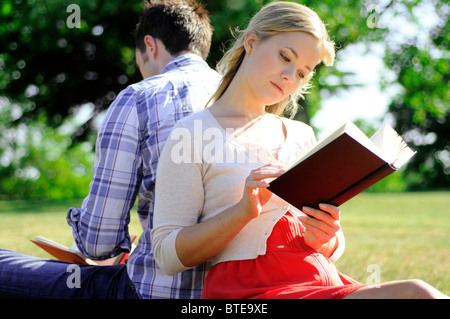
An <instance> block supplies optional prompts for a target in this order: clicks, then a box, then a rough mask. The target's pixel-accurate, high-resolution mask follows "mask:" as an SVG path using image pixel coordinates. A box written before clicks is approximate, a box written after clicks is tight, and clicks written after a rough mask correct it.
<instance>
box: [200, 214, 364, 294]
mask: <svg viewBox="0 0 450 319" xmlns="http://www.w3.org/2000/svg"><path fill="white" fill-rule="evenodd" d="M363 286H365V285H363V284H360V283H358V282H356V281H355V280H353V279H351V278H349V277H347V276H345V275H343V274H341V273H339V272H338V271H337V269H336V267H335V266H334V264H333V263H332V262H330V260H329V259H328V258H326V257H325V256H323V255H322V254H320V253H318V252H316V251H315V250H313V249H312V248H310V247H309V246H308V245H306V244H305V242H304V240H303V230H302V227H301V224H300V221H299V220H298V219H297V218H295V217H294V216H292V215H291V214H289V213H288V214H285V215H284V216H283V217H282V218H281V219H280V220H279V221H278V223H277V224H276V225H275V227H274V229H273V231H272V234H271V235H270V237H269V238H268V240H267V251H266V254H265V255H262V256H258V257H257V258H256V259H250V260H233V261H226V262H221V263H219V264H217V265H215V266H213V267H212V269H211V271H210V272H209V274H208V276H207V277H206V280H205V283H204V286H203V294H202V298H205V299H248V298H256V299H339V298H343V297H345V296H346V295H348V294H349V293H351V292H353V291H355V290H358V289H359V288H361V287H363Z"/></svg>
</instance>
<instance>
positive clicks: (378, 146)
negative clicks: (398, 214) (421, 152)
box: [268, 122, 415, 209]
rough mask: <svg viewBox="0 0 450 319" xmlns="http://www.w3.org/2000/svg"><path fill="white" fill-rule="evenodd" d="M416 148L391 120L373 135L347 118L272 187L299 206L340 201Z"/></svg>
mask: <svg viewBox="0 0 450 319" xmlns="http://www.w3.org/2000/svg"><path fill="white" fill-rule="evenodd" d="M414 153H415V152H414V151H413V150H411V148H409V147H408V145H407V144H406V142H405V141H404V140H403V139H402V137H400V136H399V135H398V133H397V132H396V131H395V130H394V129H393V128H392V127H391V126H389V125H387V124H385V125H383V126H382V127H381V128H380V129H379V130H378V131H377V132H376V133H375V134H374V135H373V136H372V137H371V138H370V139H369V138H368V137H367V136H366V135H365V134H364V133H363V132H362V131H361V130H360V129H359V128H358V127H357V126H356V125H355V124H353V123H352V122H346V123H345V124H343V125H340V126H339V127H337V128H336V129H335V130H333V131H332V132H331V133H329V134H328V135H326V136H325V137H324V138H322V139H321V140H320V141H319V142H318V143H317V144H316V145H315V146H313V147H312V148H311V149H310V150H309V151H308V152H306V153H305V154H304V155H303V156H301V157H300V158H298V159H297V160H295V161H294V163H292V164H290V165H288V166H287V167H286V168H285V169H286V171H285V173H283V175H281V176H279V177H278V178H276V179H274V180H273V181H272V182H270V186H269V188H268V189H269V190H270V191H272V192H273V193H274V194H276V195H278V196H279V197H281V198H282V199H284V200H285V201H287V202H288V203H290V204H291V205H293V206H294V207H296V208H297V209H302V207H303V206H309V207H315V208H317V207H318V205H319V203H328V204H332V205H335V206H340V205H342V204H343V203H345V202H346V201H348V200H349V199H351V198H353V197H354V196H356V195H357V194H359V193H360V192H362V191H364V190H366V189H367V188H369V187H370V186H372V185H373V184H375V183H376V182H378V181H380V180H381V179H383V178H385V177H386V176H388V175H390V174H391V173H393V172H395V171H396V170H398V169H399V168H400V167H402V166H403V165H404V164H405V163H406V162H407V161H408V160H409V159H410V158H411V157H412V156H413V155H414Z"/></svg>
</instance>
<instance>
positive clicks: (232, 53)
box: [211, 2, 335, 116]
mask: <svg viewBox="0 0 450 319" xmlns="http://www.w3.org/2000/svg"><path fill="white" fill-rule="evenodd" d="M250 31H252V32H254V33H255V34H256V35H257V36H258V38H259V39H260V40H264V39H267V38H269V37H271V36H274V35H277V34H279V33H280V32H294V31H302V32H307V33H309V34H311V35H313V36H314V37H316V38H317V39H318V40H319V41H320V42H321V44H322V59H321V62H323V63H324V64H325V65H327V66H330V65H332V64H333V63H334V58H335V49H334V43H333V42H332V41H331V40H330V38H329V35H328V32H327V30H326V27H325V25H324V23H323V22H322V20H321V19H320V18H319V16H318V15H317V14H316V13H315V12H314V11H313V10H311V9H309V8H308V7H306V6H304V5H301V4H298V3H293V2H272V3H269V4H267V5H266V6H264V7H263V8H262V9H261V10H260V11H259V12H258V13H257V14H256V15H255V16H254V17H253V18H252V19H251V21H250V23H249V25H248V27H247V28H246V29H245V30H243V31H240V30H237V31H236V32H237V33H238V36H237V37H236V40H235V42H234V44H233V45H232V47H231V48H230V49H229V50H228V51H227V52H226V53H225V55H224V56H223V58H222V59H221V60H220V61H219V63H218V64H217V71H218V72H219V73H220V74H221V75H222V76H223V78H222V82H221V84H220V86H219V88H218V89H217V91H216V93H215V94H214V95H213V96H212V98H211V101H217V100H218V99H219V98H220V97H221V96H222V95H223V94H224V92H225V91H226V90H227V88H228V86H229V85H230V83H231V81H232V80H233V78H234V76H235V75H236V73H237V71H238V69H239V67H240V65H241V63H242V61H243V60H244V56H245V50H244V38H245V35H246V34H247V33H248V32H250ZM313 73H314V72H311V73H310V74H309V75H308V77H306V78H305V79H304V80H303V81H302V82H301V84H300V85H299V88H298V89H297V90H296V91H295V92H294V93H292V94H291V95H290V96H288V97H286V98H285V99H284V100H282V101H280V102H279V103H277V104H273V105H267V106H266V112H268V113H273V114H276V115H280V114H282V113H283V112H284V111H287V112H289V113H291V115H292V116H294V115H295V113H296V112H297V109H298V103H297V100H298V99H299V98H303V97H304V96H303V94H304V93H305V92H306V91H307V89H308V88H309V87H310V80H311V78H312V76H313Z"/></svg>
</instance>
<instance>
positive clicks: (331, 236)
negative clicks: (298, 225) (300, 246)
mask: <svg viewBox="0 0 450 319" xmlns="http://www.w3.org/2000/svg"><path fill="white" fill-rule="evenodd" d="M319 208H320V209H314V208H310V207H303V212H304V213H305V214H307V215H309V216H312V217H314V218H311V217H308V216H300V217H299V219H300V221H301V222H302V224H303V226H304V227H305V229H304V230H305V232H304V239H305V242H306V244H307V245H308V246H309V247H311V248H312V249H314V250H316V251H318V252H320V253H322V254H323V255H324V256H327V257H329V256H331V255H332V254H333V252H334V251H335V250H336V248H337V246H338V240H337V237H336V232H338V231H339V229H341V225H340V219H341V214H340V210H339V207H336V206H333V205H329V204H320V205H319Z"/></svg>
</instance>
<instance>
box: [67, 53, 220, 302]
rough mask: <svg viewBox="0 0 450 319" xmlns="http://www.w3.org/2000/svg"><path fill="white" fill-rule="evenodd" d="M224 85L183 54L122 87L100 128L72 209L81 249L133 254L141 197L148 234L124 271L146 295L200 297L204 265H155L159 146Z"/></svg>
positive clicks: (93, 253)
mask: <svg viewBox="0 0 450 319" xmlns="http://www.w3.org/2000/svg"><path fill="white" fill-rule="evenodd" d="M219 80H220V78H219V75H218V74H217V73H216V72H215V71H214V70H212V69H210V68H209V67H208V65H207V64H206V62H204V61H203V60H202V59H201V58H200V57H198V56H197V55H194V54H185V55H182V56H179V57H177V58H175V59H173V60H172V61H171V62H169V63H168V64H167V65H166V67H165V68H164V70H163V72H162V73H161V74H160V75H157V76H154V77H151V78H148V79H145V80H143V81H141V82H139V83H136V84H133V85H130V86H129V87H127V88H126V89H125V90H123V91H122V92H121V93H120V94H119V95H118V97H117V98H116V100H115V101H114V102H113V103H112V104H111V106H110V107H109V109H108V111H107V114H106V117H105V119H104V121H103V123H102V125H101V127H100V129H99V133H98V139H97V144H96V152H95V155H96V158H95V172H94V177H93V179H92V182H91V184H90V190H89V194H88V196H87V197H86V198H85V200H84V201H83V204H82V207H81V208H70V209H69V211H68V214H67V221H68V223H69V225H70V226H71V227H72V231H73V235H74V239H75V242H76V244H77V246H78V248H79V249H80V251H81V252H82V253H83V254H84V255H86V256H87V257H90V258H92V259H106V258H110V257H112V256H116V255H117V254H119V253H121V252H123V251H129V250H130V247H131V241H130V236H129V233H128V227H127V226H128V223H129V221H130V210H131V209H132V207H133V206H134V204H135V200H136V196H137V197H138V205H137V213H138V216H139V221H140V223H141V225H142V227H143V230H144V231H143V234H142V235H141V238H140V239H139V244H138V245H137V247H136V249H135V251H134V252H133V254H132V255H131V257H130V258H129V260H128V262H127V268H128V273H129V275H130V278H131V279H132V281H133V282H134V283H135V285H136V287H137V289H138V291H139V292H140V294H141V296H142V297H143V298H197V297H200V294H201V288H202V287H201V286H202V284H201V280H202V278H203V277H204V275H205V272H206V270H207V269H206V267H205V266H204V265H201V266H199V267H197V268H195V269H193V270H190V271H188V272H186V273H182V274H178V275H176V276H167V275H166V274H164V273H163V272H162V271H161V270H159V267H158V266H157V265H156V263H155V261H154V260H153V253H152V250H151V237H150V231H151V229H152V218H153V199H154V186H155V176H156V168H157V164H158V159H159V154H160V152H161V150H162V147H163V146H164V143H165V141H166V139H167V138H168V136H169V133H170V131H171V128H172V126H173V125H174V124H175V123H176V122H177V121H178V120H180V119H181V118H183V117H185V116H187V115H189V114H191V113H193V112H196V111H200V110H201V109H203V108H204V106H205V105H206V103H207V101H208V99H209V98H210V96H211V95H212V94H213V93H214V91H215V90H216V88H217V86H218V82H219Z"/></svg>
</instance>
